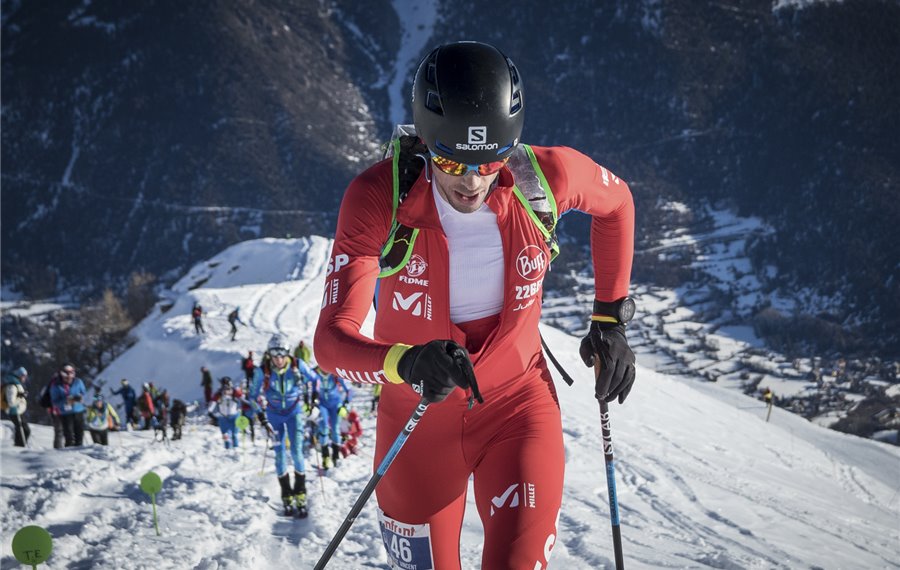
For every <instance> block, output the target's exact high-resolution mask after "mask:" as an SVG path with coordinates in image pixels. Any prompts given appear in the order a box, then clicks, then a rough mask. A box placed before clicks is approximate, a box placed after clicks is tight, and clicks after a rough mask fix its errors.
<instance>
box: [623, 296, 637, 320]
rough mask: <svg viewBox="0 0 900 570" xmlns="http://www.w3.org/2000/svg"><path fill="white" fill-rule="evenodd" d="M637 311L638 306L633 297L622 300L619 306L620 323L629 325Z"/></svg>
mask: <svg viewBox="0 0 900 570" xmlns="http://www.w3.org/2000/svg"><path fill="white" fill-rule="evenodd" d="M636 309H637V305H635V303H634V299H632V298H631V297H625V298H624V299H622V303H621V304H620V305H619V322H620V323H627V322H629V321H630V320H631V319H633V318H634V312H635V310H636Z"/></svg>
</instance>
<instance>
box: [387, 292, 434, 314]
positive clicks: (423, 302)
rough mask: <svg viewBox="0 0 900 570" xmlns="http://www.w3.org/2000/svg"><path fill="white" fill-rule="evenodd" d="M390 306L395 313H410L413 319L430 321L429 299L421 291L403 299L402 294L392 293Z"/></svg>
mask: <svg viewBox="0 0 900 570" xmlns="http://www.w3.org/2000/svg"><path fill="white" fill-rule="evenodd" d="M391 306H392V307H393V308H394V310H395V311H401V312H406V313H412V316H414V317H422V318H425V319H428V320H429V321H430V320H431V297H430V296H429V295H427V294H425V293H422V292H421V291H419V292H417V293H413V294H412V295H410V296H409V297H404V296H403V293H401V292H399V291H394V299H393V302H392V303H391Z"/></svg>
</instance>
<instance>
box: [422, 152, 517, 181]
mask: <svg viewBox="0 0 900 570" xmlns="http://www.w3.org/2000/svg"><path fill="white" fill-rule="evenodd" d="M430 154H431V162H432V163H434V165H435V166H436V167H438V169H440V171H441V172H443V173H444V174H449V175H450V176H464V175H466V174H468V173H469V171H470V170H474V171H475V172H477V173H478V175H479V176H490V175H491V174H495V173H497V172H500V169H501V168H503V167H504V166H506V163H507V162H509V157H508V156H507V157H506V158H504V159H503V160H495V161H494V162H486V163H484V164H465V163H463V162H456V161H455V160H450V159H449V158H444V157H443V156H439V155H437V154H434V153H430Z"/></svg>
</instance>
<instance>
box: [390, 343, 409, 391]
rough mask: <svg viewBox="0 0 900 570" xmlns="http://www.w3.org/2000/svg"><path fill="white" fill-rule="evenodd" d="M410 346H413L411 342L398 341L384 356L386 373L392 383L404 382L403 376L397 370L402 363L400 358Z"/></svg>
mask: <svg viewBox="0 0 900 570" xmlns="http://www.w3.org/2000/svg"><path fill="white" fill-rule="evenodd" d="M410 348H412V346H411V345H409V344H402V343H397V344H395V345H394V346H392V347H391V348H390V350H388V353H387V356H385V357H384V375H385V377H387V379H388V380H389V381H390V382H391V383H392V384H402V383H403V378H401V377H400V373H399V372H398V371H397V365H398V364H400V359H401V358H403V355H404V354H406V351H407V350H409V349H410Z"/></svg>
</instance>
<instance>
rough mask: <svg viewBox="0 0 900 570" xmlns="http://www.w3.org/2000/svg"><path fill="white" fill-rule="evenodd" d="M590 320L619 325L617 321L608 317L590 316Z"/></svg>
mask: <svg viewBox="0 0 900 570" xmlns="http://www.w3.org/2000/svg"><path fill="white" fill-rule="evenodd" d="M591 320H592V321H595V322H598V323H615V324H619V319H617V318H615V317H610V316H609V315H591Z"/></svg>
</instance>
